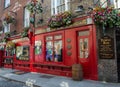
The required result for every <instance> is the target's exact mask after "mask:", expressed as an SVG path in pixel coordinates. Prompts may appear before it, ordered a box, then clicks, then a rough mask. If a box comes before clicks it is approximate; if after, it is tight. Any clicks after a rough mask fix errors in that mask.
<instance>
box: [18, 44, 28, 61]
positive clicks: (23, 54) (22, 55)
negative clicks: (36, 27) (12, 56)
mask: <svg viewBox="0 0 120 87" xmlns="http://www.w3.org/2000/svg"><path fill="white" fill-rule="evenodd" d="M16 58H17V59H18V60H29V46H17V47H16Z"/></svg>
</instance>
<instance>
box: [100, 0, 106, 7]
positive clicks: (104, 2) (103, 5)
mask: <svg viewBox="0 0 120 87" xmlns="http://www.w3.org/2000/svg"><path fill="white" fill-rule="evenodd" d="M100 5H101V7H103V8H105V7H107V0H100Z"/></svg>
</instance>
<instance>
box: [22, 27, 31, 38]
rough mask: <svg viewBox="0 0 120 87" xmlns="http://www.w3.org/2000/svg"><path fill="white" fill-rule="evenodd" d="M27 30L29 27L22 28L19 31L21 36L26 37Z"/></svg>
mask: <svg viewBox="0 0 120 87" xmlns="http://www.w3.org/2000/svg"><path fill="white" fill-rule="evenodd" d="M28 30H29V27H26V28H24V30H23V32H22V33H21V37H27V36H28Z"/></svg>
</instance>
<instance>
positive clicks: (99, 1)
mask: <svg viewBox="0 0 120 87" xmlns="http://www.w3.org/2000/svg"><path fill="white" fill-rule="evenodd" d="M94 4H95V6H101V7H103V8H105V7H107V6H108V1H107V0H94Z"/></svg>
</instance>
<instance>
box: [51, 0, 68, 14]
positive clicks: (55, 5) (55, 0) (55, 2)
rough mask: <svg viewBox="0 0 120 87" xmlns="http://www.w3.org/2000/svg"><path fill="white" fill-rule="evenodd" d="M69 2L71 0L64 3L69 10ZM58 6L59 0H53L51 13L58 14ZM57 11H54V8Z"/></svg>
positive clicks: (66, 9)
mask: <svg viewBox="0 0 120 87" xmlns="http://www.w3.org/2000/svg"><path fill="white" fill-rule="evenodd" d="M68 3H70V0H65V2H64V4H65V11H68V10H69V9H70V7H69V5H68ZM57 6H59V5H58V0H51V14H52V15H55V14H58V11H57ZM53 9H54V10H55V12H54V10H53Z"/></svg>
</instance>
